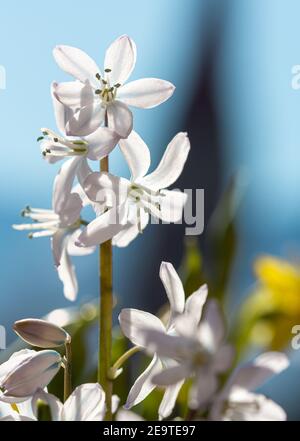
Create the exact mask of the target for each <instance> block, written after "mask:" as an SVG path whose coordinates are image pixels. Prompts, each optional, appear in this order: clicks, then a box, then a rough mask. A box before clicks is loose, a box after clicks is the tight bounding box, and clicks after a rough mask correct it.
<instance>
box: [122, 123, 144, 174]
mask: <svg viewBox="0 0 300 441" xmlns="http://www.w3.org/2000/svg"><path fill="white" fill-rule="evenodd" d="M119 146H120V149H121V152H122V153H123V155H124V157H125V159H126V161H127V164H128V166H129V169H130V172H131V179H132V181H136V180H137V179H138V178H141V177H143V176H144V175H145V174H146V173H147V171H148V169H149V167H150V151H149V149H148V147H147V145H146V143H145V142H144V141H143V139H142V138H141V137H140V136H139V135H138V133H136V132H135V131H134V130H132V132H131V133H130V135H129V136H128V138H127V139H120V141H119Z"/></svg>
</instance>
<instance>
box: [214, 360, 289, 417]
mask: <svg viewBox="0 0 300 441" xmlns="http://www.w3.org/2000/svg"><path fill="white" fill-rule="evenodd" d="M288 365H289V361H288V359H287V357H286V356H285V355H284V354H282V353H280V352H267V353H264V354H262V355H260V356H258V357H257V358H256V359H255V360H254V361H253V362H251V363H248V364H246V365H244V366H242V367H238V368H237V369H236V370H235V371H234V372H233V373H232V375H231V376H230V378H229V380H228V381H227V384H226V385H225V386H224V388H223V390H222V391H221V392H220V393H219V394H218V395H217V397H216V399H215V401H214V403H213V406H212V408H211V411H210V419H211V420H218V421H220V420H224V421H284V420H286V413H285V411H284V410H283V409H282V407H280V406H279V405H278V404H276V403H275V402H274V401H272V400H270V399H268V398H267V397H265V396H264V395H261V394H257V393H253V392H252V391H253V390H255V389H257V388H258V387H260V386H261V385H262V384H264V383H265V382H266V381H267V380H268V379H269V378H270V377H272V376H273V375H276V374H279V373H280V372H281V371H283V370H284V369H286V368H287V367H288Z"/></svg>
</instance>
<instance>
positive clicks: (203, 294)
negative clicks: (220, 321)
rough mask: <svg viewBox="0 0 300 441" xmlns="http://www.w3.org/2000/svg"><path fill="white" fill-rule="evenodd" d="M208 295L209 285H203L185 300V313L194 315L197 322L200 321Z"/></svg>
mask: <svg viewBox="0 0 300 441" xmlns="http://www.w3.org/2000/svg"><path fill="white" fill-rule="evenodd" d="M207 295H208V288H207V285H202V286H200V288H199V289H197V291H195V292H193V294H191V295H190V296H189V297H188V298H187V301H186V302H185V313H186V314H187V315H189V316H193V317H194V318H195V321H196V323H197V324H198V323H199V322H200V319H201V316H202V310H203V306H204V304H205V302H206V299H207Z"/></svg>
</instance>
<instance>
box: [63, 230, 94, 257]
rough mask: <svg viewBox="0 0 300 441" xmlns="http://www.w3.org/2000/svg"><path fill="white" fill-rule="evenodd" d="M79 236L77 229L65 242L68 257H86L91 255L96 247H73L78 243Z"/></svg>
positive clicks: (79, 231) (79, 232)
mask: <svg viewBox="0 0 300 441" xmlns="http://www.w3.org/2000/svg"><path fill="white" fill-rule="evenodd" d="M80 234H81V230H80V229H78V230H76V231H74V233H72V234H71V235H70V236H69V237H68V240H67V253H68V254H69V255H70V256H88V255H89V254H92V253H93V252H94V251H95V250H96V247H85V248H82V247H78V246H76V245H75V243H76V242H77V241H78V238H79V236H80Z"/></svg>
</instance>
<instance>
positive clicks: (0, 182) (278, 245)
mask: <svg viewBox="0 0 300 441" xmlns="http://www.w3.org/2000/svg"><path fill="white" fill-rule="evenodd" d="M220 3H222V8H221V7H220ZM219 14H222V16H224V17H223V20H226V27H225V32H224V34H223V35H222V38H221V45H220V51H219V53H218V57H217V63H216V66H217V68H216V69H215V73H214V81H215V100H216V103H217V105H218V109H219V118H220V121H221V132H220V136H221V139H222V152H221V155H222V165H223V181H224V183H225V182H226V180H227V178H228V176H229V175H230V174H231V173H232V172H233V171H234V170H236V169H237V168H240V167H242V169H243V173H244V176H245V179H246V181H247V190H246V194H245V199H244V201H243V204H242V207H241V210H240V218H239V229H240V238H241V242H240V256H241V258H240V259H238V261H239V262H241V263H239V264H238V265H237V271H236V277H235V278H234V279H233V283H232V297H233V298H234V299H238V298H239V296H240V295H243V294H244V293H246V292H247V289H248V287H249V284H250V283H251V282H252V275H251V262H252V260H253V258H254V257H255V256H256V255H257V254H258V253H260V252H270V253H274V254H281V255H288V253H289V252H293V253H296V254H298V255H299V242H300V204H299V199H300V198H299V195H300V173H299V165H300V141H299V140H300V126H299V120H300V90H298V91H295V90H293V89H292V88H291V78H292V76H291V68H292V66H293V65H295V64H300V26H299V16H300V3H299V1H297V0H251V1H248V0H228V1H227V0H224V1H222V2H219V1H215V0H152V1H151V2H148V1H141V0H139V1H138V0H127V1H126V2H124V1H122V0H115V1H114V2H111V3H109V2H104V1H101V0H98V1H91V0H86V1H85V2H80V3H79V2H78V4H76V2H74V1H70V0H65V1H64V2H61V1H58V0H52V1H51V4H49V5H48V6H47V7H44V6H42V5H41V4H40V3H38V2H36V1H33V0H29V1H27V2H19V1H18V2H17V1H9V2H5V3H4V4H3V5H2V7H1V17H0V65H2V66H4V67H5V70H6V75H7V87H6V90H0V109H1V118H0V133H1V151H2V155H1V173H0V192H1V194H0V196H1V199H0V200H1V220H0V221H1V225H0V237H1V248H0V258H1V311H2V313H1V316H0V323H1V324H4V325H6V326H9V325H10V324H11V323H12V322H13V321H14V320H15V319H17V318H23V317H25V316H28V315H35V316H38V315H42V314H45V313H46V312H48V311H49V310H50V309H51V308H53V307H60V306H66V305H67V304H68V303H67V302H66V301H65V300H64V298H63V296H62V290H61V285H60V283H59V282H58V280H57V277H56V273H55V270H54V268H53V264H52V260H51V253H50V249H49V244H48V241H47V239H45V240H42V239H41V240H36V241H29V240H28V239H27V238H26V236H25V235H24V234H22V233H18V232H15V231H13V230H12V229H11V227H10V226H11V224H12V223H15V222H17V221H18V220H19V217H18V214H19V212H20V209H21V208H22V207H24V206H25V205H27V204H30V205H32V206H37V207H47V206H49V204H50V203H51V187H52V181H53V178H54V176H55V173H56V171H57V167H51V166H49V165H48V164H47V163H45V162H44V161H43V160H42V158H41V156H40V154H39V146H38V144H37V143H36V141H35V140H36V138H37V136H38V135H39V129H40V127H42V126H49V127H51V128H55V123H54V118H53V112H52V105H51V100H50V97H49V87H50V83H51V81H52V80H59V81H60V80H66V79H67V76H66V75H64V74H63V73H62V72H61V71H60V70H59V69H58V67H57V66H56V65H55V62H54V60H53V58H52V54H51V51H52V48H53V47H54V46H55V45H56V44H68V45H74V46H78V47H80V48H82V49H84V50H85V51H86V52H88V53H89V54H90V55H91V56H92V57H94V58H95V59H96V60H97V61H98V63H99V64H100V66H101V64H102V60H103V56H104V51H105V48H106V47H107V46H108V44H109V43H110V42H111V41H112V40H114V39H115V38H116V37H118V36H119V35H121V34H124V33H127V34H129V35H130V36H131V37H132V38H133V39H134V40H135V41H136V43H137V47H138V59H137V66H136V69H135V71H134V74H133V76H132V79H137V78H141V77H145V76H155V77H160V78H165V79H168V80H170V81H172V82H173V83H175V84H176V86H177V90H176V93H175V95H174V98H173V99H172V100H170V101H169V102H168V103H166V104H164V105H162V106H160V107H159V108H156V109H153V110H149V111H143V110H137V111H135V128H136V130H137V131H138V132H139V133H141V135H142V136H143V138H144V139H145V140H146V142H147V143H148V145H149V146H150V148H151V151H152V154H153V164H156V163H157V162H158V160H159V158H160V155H161V153H162V151H163V149H164V147H165V145H166V143H167V142H168V141H169V140H170V138H171V137H172V136H173V135H174V134H175V133H176V132H178V131H180V130H185V129H186V128H185V127H184V121H185V114H186V112H187V110H188V108H189V106H190V103H191V100H192V98H193V94H194V91H195V89H196V86H197V82H199V80H200V78H201V62H202V55H203V48H204V44H205V41H206V34H207V31H208V29H209V26H210V19H211V18H212V17H214V16H216V15H219ZM192 148H201V146H200V145H196V146H195V145H194V146H193V147H192ZM111 163H112V168H113V171H114V172H115V173H117V174H123V175H124V174H125V175H127V174H128V171H127V168H126V164H125V163H124V161H123V160H122V158H121V156H120V155H119V154H118V153H117V152H116V153H114V154H113V157H112V161H111ZM211 172H212V173H214V170H212V171H211ZM196 187H197V183H196V182H195V188H196ZM158 228H159V227H157V226H153V227H151V228H150V229H149V231H147V233H145V235H144V237H141V238H139V239H137V240H136V241H135V242H134V243H133V244H132V245H131V246H130V247H129V248H127V249H126V250H117V251H116V252H115V267H116V271H115V286H116V291H117V293H122V295H123V294H124V297H123V298H124V303H125V304H127V305H128V304H129V303H131V304H132V306H136V307H140V306H141V305H143V302H144V299H143V286H144V284H145V283H151V280H153V278H157V277H158V268H159V264H160V261H158V259H157V244H158V241H159V238H160V237H161V236H160V235H161V234H163V232H162V231H163V230H161V231H160V232H158ZM164 228H165V227H164ZM162 253H163V258H164V259H166V260H168V250H167V249H166V250H163V252H162ZM76 264H77V267H78V275H79V282H80V286H81V292H80V296H79V300H78V302H82V301H84V300H85V299H89V298H92V297H94V296H95V295H96V292H97V280H96V274H97V259H96V258H95V256H90V257H87V258H84V259H77V260H76ZM141 275H143V277H141ZM133 287H134V289H133ZM9 337H10V338H11V335H9ZM292 358H293V359H294V362H293V366H292V368H291V369H290V370H289V371H288V373H284V374H282V378H280V379H279V380H278V381H277V380H275V381H273V382H272V384H271V386H270V387H269V386H268V387H267V388H266V389H265V390H266V391H267V392H269V393H271V392H272V396H273V397H275V398H277V399H279V401H280V402H281V403H282V404H283V405H285V406H289V409H290V415H291V416H293V415H294V414H295V413H293V412H294V410H293V409H294V407H293V400H294V396H293V395H292V394H291V390H292V388H293V387H294V388H298V391H299V390H300V382H299V380H297V373H298V372H299V367H300V366H299V364H300V362H299V356H297V354H293V355H292ZM283 384H284V387H283V388H281V386H280V385H283ZM296 386H297V387H296ZM271 388H272V389H271Z"/></svg>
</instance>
